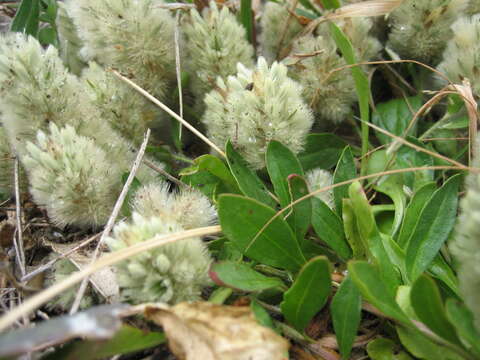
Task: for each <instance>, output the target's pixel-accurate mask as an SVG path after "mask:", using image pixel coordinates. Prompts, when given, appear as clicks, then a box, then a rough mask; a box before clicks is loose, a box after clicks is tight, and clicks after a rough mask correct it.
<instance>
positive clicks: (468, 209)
mask: <svg viewBox="0 0 480 360" xmlns="http://www.w3.org/2000/svg"><path fill="white" fill-rule="evenodd" d="M476 155H477V158H476V159H475V166H479V165H480V162H479V160H480V158H479V155H480V154H479V152H478V151H477V154H476ZM466 187H467V192H466V194H465V197H464V198H463V199H462V201H461V202H460V210H461V213H460V217H459V220H458V223H457V227H456V229H455V230H456V234H455V237H454V240H453V242H452V243H451V244H450V250H451V252H452V254H453V255H454V256H455V257H456V260H457V262H458V265H459V268H458V280H459V285H460V290H461V293H462V295H463V298H464V300H465V304H466V305H467V306H468V307H469V309H470V310H471V311H472V313H473V316H474V320H475V326H476V328H477V330H479V331H480V307H479V306H478V304H479V303H480V176H479V175H478V174H475V173H472V174H470V175H469V176H468V177H467V181H466Z"/></svg>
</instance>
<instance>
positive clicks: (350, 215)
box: [343, 199, 367, 260]
mask: <svg viewBox="0 0 480 360" xmlns="http://www.w3.org/2000/svg"><path fill="white" fill-rule="evenodd" d="M343 229H344V232H345V237H346V239H347V242H348V244H349V245H350V248H351V249H352V256H353V258H354V259H357V260H359V259H366V258H367V248H366V247H365V245H364V244H363V242H362V238H361V237H360V234H359V233H358V230H357V220H356V218H355V212H354V211H353V205H352V201H351V200H350V199H343Z"/></svg>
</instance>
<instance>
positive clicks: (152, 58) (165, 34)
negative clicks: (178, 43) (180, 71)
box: [65, 0, 175, 97]
mask: <svg viewBox="0 0 480 360" xmlns="http://www.w3.org/2000/svg"><path fill="white" fill-rule="evenodd" d="M65 4H66V7H67V11H68V14H69V15H70V16H71V17H72V18H73V20H74V23H75V25H76V26H77V31H78V35H79V37H80V39H81V40H82V41H83V43H84V46H83V48H82V50H81V53H82V55H83V56H84V58H85V59H86V60H96V61H98V62H99V63H101V64H103V65H105V66H111V67H114V68H117V69H119V70H120V71H121V72H124V73H126V74H129V76H132V77H133V80H134V81H136V82H137V83H138V84H139V85H140V86H142V87H144V88H146V89H147V90H148V91H151V92H153V93H154V94H155V95H157V96H160V97H161V96H163V95H164V94H165V92H166V85H167V82H168V80H169V79H173V77H174V75H175V52H174V51H173V50H172V49H173V48H174V47H173V29H174V20H173V18H172V17H171V15H170V13H169V12H168V11H167V10H164V9H160V8H159V7H158V6H156V4H157V3H156V2H155V1H154V0H142V1H138V0H102V1H91V0H68V1H66V3H65Z"/></svg>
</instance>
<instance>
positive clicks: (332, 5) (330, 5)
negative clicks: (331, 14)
mask: <svg viewBox="0 0 480 360" xmlns="http://www.w3.org/2000/svg"><path fill="white" fill-rule="evenodd" d="M321 2H322V4H323V7H324V8H325V9H329V10H330V9H338V8H339V7H340V6H341V5H340V1H339V0H321Z"/></svg>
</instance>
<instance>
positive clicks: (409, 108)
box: [372, 96, 422, 144]
mask: <svg viewBox="0 0 480 360" xmlns="http://www.w3.org/2000/svg"><path fill="white" fill-rule="evenodd" d="M421 106H422V99H421V97H420V96H412V97H407V98H402V99H392V100H389V101H387V102H384V103H380V104H377V105H376V106H375V108H376V111H375V112H374V113H373V114H372V122H373V123H374V124H375V125H377V126H378V127H381V128H382V129H385V130H387V131H388V132H390V133H392V134H395V135H398V136H402V135H404V132H405V130H406V129H407V127H408V124H409V123H410V121H411V120H412V117H413V114H414V113H415V112H417V111H418V110H419V109H420V107H421ZM416 133H417V131H416V126H413V127H412V128H411V129H410V131H409V135H412V136H415V135H416ZM377 138H378V139H379V140H380V142H381V143H382V144H388V143H390V142H391V141H392V138H391V137H390V136H387V135H385V134H382V133H380V132H377Z"/></svg>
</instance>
